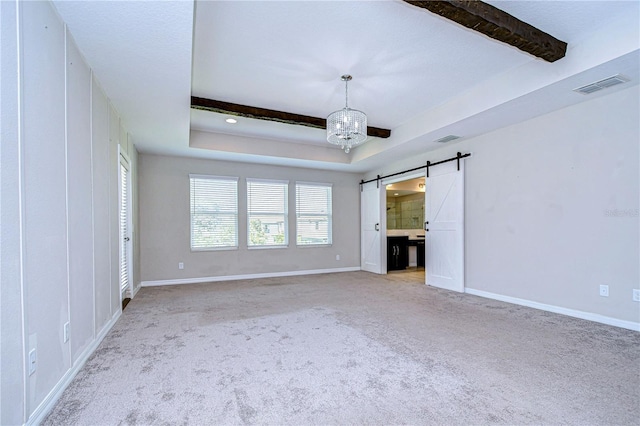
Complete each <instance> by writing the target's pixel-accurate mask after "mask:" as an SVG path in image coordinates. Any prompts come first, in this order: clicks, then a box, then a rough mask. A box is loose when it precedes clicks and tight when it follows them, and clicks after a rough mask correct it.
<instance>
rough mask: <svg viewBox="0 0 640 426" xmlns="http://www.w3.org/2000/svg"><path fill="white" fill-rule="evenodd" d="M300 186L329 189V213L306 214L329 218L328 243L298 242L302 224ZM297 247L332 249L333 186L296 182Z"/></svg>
mask: <svg viewBox="0 0 640 426" xmlns="http://www.w3.org/2000/svg"><path fill="white" fill-rule="evenodd" d="M298 186H314V187H321V188H327V189H328V190H329V195H330V198H329V206H328V207H329V211H328V212H327V213H326V214H322V213H313V214H305V215H307V216H311V215H313V216H326V217H327V234H328V235H327V239H328V242H322V243H306V244H301V243H299V242H298V236H299V231H300V223H299V220H300V218H301V213H300V194H299V191H298ZM295 187H296V246H297V247H330V246H332V245H333V184H332V183H326V182H306V181H296V182H295Z"/></svg>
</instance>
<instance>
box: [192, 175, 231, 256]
mask: <svg viewBox="0 0 640 426" xmlns="http://www.w3.org/2000/svg"><path fill="white" fill-rule="evenodd" d="M190 182H191V191H190V194H191V249H192V250H207V249H219V248H237V247H238V178H234V177H219V176H202V175H191V176H190Z"/></svg>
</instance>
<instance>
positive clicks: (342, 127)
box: [327, 75, 367, 153]
mask: <svg viewBox="0 0 640 426" xmlns="http://www.w3.org/2000/svg"><path fill="white" fill-rule="evenodd" d="M341 79H342V81H344V108H343V109H341V110H338V111H334V112H332V113H331V114H329V117H327V142H329V143H332V144H334V145H338V146H339V147H340V148H342V149H344V152H346V153H349V151H350V150H351V148H353V147H354V146H358V145H361V144H362V143H364V142H366V140H367V115H366V114H365V113H364V112H362V111H358V110H357V109H351V108H349V92H348V87H347V85H348V82H349V81H351V79H352V77H351V76H350V75H343V76H342V77H341Z"/></svg>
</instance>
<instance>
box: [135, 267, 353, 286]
mask: <svg viewBox="0 0 640 426" xmlns="http://www.w3.org/2000/svg"><path fill="white" fill-rule="evenodd" d="M359 270H360V267H359V266H350V267H346V268H333V269H311V270H307V271H285V272H265V273H261V274H245V275H223V276H218V277H200V278H181V279H175V280H156V281H142V287H155V286H160V285H177V284H199V283H210V282H218V281H237V280H253V279H256V278H277V277H292V276H297V275H315V274H331V273H334V272H353V271H359Z"/></svg>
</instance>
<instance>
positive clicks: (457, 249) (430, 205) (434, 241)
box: [424, 161, 464, 292]
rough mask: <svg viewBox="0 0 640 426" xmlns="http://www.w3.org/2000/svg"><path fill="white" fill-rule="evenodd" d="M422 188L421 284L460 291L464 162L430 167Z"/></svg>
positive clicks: (462, 261)
mask: <svg viewBox="0 0 640 426" xmlns="http://www.w3.org/2000/svg"><path fill="white" fill-rule="evenodd" d="M425 189H426V196H425V209H424V211H425V219H424V220H425V231H426V232H425V256H426V259H425V265H426V272H425V282H426V284H427V285H431V286H434V287H440V288H444V289H448V290H453V291H459V292H464V162H462V161H460V170H458V167H457V161H450V162H448V163H443V164H439V165H437V166H434V167H432V168H430V169H429V177H428V178H427V179H426V181H425Z"/></svg>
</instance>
